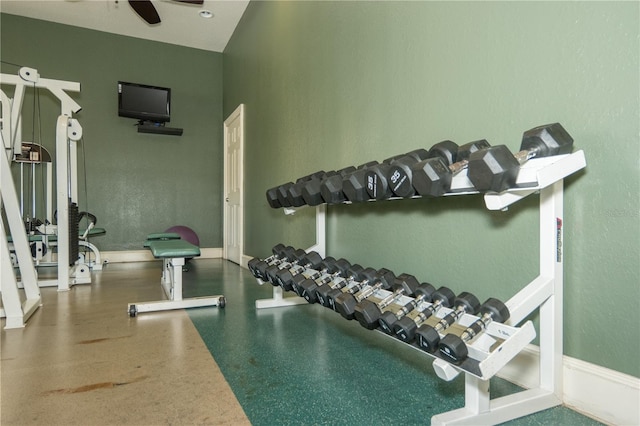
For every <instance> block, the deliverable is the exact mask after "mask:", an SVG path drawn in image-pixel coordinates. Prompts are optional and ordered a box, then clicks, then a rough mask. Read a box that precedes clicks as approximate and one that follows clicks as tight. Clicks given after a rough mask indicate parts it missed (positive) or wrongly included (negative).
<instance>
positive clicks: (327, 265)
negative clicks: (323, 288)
mask: <svg viewBox="0 0 640 426" xmlns="http://www.w3.org/2000/svg"><path fill="white" fill-rule="evenodd" d="M335 264H336V259H335V258H333V257H331V256H327V257H325V258H324V259H323V260H322V262H321V263H320V269H319V270H318V271H315V272H313V273H311V274H310V275H308V276H307V275H303V274H298V275H296V276H295V277H293V280H292V281H291V287H292V290H293V291H295V292H296V294H297V295H298V296H301V297H304V298H305V299H306V300H307V302H309V303H315V300H313V301H312V300H310V298H308V297H305V295H304V293H305V289H308V288H310V283H317V282H323V283H324V282H329V281H331V279H332V278H329V277H333V274H336V273H337V268H336V266H335ZM317 286H318V284H316V285H315V287H314V291H313V294H312V298H315V288H317Z"/></svg>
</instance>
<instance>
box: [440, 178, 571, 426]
mask: <svg viewBox="0 0 640 426" xmlns="http://www.w3.org/2000/svg"><path fill="white" fill-rule="evenodd" d="M563 220H564V218H563V181H562V180H560V181H557V182H555V183H554V184H552V185H550V186H548V187H546V188H544V189H542V190H541V191H540V275H539V276H538V277H537V278H535V279H534V280H533V281H532V282H531V283H529V284H528V285H527V286H526V287H524V288H523V289H522V290H521V291H520V292H518V293H517V294H516V295H515V296H514V297H513V298H511V299H510V300H509V301H508V302H507V306H509V308H510V311H511V314H512V315H511V318H510V320H509V321H508V323H510V324H512V325H517V324H519V323H520V322H521V321H522V320H523V319H524V318H525V317H526V316H528V315H529V314H530V313H531V312H533V311H534V310H535V309H537V308H539V309H540V332H539V336H540V361H539V368H540V387H539V388H534V389H529V390H525V391H521V392H518V393H515V394H512V395H509V396H505V397H502V398H496V399H494V400H491V399H490V394H489V381H488V380H482V379H479V378H477V377H474V376H472V375H471V374H467V373H466V374H465V407H464V408H462V409H459V410H453V411H449V412H446V413H442V414H438V415H436V416H433V417H432V418H431V424H432V425H454V424H455V425H464V424H467V425H477V424H497V423H502V422H506V421H509V420H513V419H516V418H519V417H522V416H526V415H528V414H532V413H536V412H538V411H542V410H546V409H548V408H552V407H555V406H557V405H560V404H562V386H563V383H562V351H563V347H562V333H563V330H562V325H563V317H562V296H563V258H562V238H563Z"/></svg>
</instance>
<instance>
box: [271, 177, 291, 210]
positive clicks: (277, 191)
mask: <svg viewBox="0 0 640 426" xmlns="http://www.w3.org/2000/svg"><path fill="white" fill-rule="evenodd" d="M292 185H293V182H287V183H283V184H282V185H278V186H276V187H274V188H269V189H267V202H268V203H269V206H270V207H271V208H274V209H277V208H280V207H291V202H290V201H289V198H288V197H287V190H288V189H289V187H291V186H292Z"/></svg>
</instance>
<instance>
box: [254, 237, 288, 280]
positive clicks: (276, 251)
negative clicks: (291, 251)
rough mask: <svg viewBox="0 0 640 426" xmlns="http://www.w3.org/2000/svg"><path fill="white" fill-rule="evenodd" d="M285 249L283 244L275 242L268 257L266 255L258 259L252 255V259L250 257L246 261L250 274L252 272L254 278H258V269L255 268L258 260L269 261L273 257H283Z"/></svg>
mask: <svg viewBox="0 0 640 426" xmlns="http://www.w3.org/2000/svg"><path fill="white" fill-rule="evenodd" d="M292 248H293V247H292ZM285 249H286V247H285V245H284V244H276V245H275V246H273V248H272V249H271V253H273V254H272V255H271V256H269V257H267V258H265V259H260V258H259V257H254V258H253V259H251V260H250V261H249V262H247V267H248V268H249V271H251V274H253V276H254V277H256V278H260V277H259V276H258V275H257V273H258V270H257V269H256V267H257V265H258V264H259V263H260V262H265V263H269V262H271V261H272V260H273V259H280V258H282V257H284V250H285Z"/></svg>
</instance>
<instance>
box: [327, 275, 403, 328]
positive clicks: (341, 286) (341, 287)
mask: <svg viewBox="0 0 640 426" xmlns="http://www.w3.org/2000/svg"><path fill="white" fill-rule="evenodd" d="M357 266H360V265H357ZM350 273H352V272H351V271H350ZM395 278H396V276H395V274H394V273H393V272H391V271H390V270H388V269H387V268H381V269H378V270H377V271H376V270H374V269H373V268H366V269H363V270H361V271H360V272H359V273H358V274H357V275H356V276H353V275H351V276H349V277H348V278H347V281H343V282H339V283H338V285H337V286H336V285H332V289H331V290H329V291H328V292H327V294H326V304H327V305H328V307H329V308H330V309H333V310H334V311H337V308H336V298H337V297H339V296H341V295H343V294H345V293H346V294H349V295H351V294H353V293H357V292H359V291H360V290H362V289H363V288H365V287H367V286H370V285H373V284H374V282H375V281H380V282H382V288H385V289H390V288H391V286H392V285H393V281H394V280H395ZM318 290H319V291H318V292H317V293H318V300H322V299H321V297H322V296H321V295H320V289H318ZM321 303H322V304H323V306H324V305H325V301H324V300H323V301H322V302H321ZM350 319H353V318H350Z"/></svg>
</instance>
